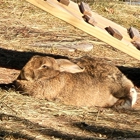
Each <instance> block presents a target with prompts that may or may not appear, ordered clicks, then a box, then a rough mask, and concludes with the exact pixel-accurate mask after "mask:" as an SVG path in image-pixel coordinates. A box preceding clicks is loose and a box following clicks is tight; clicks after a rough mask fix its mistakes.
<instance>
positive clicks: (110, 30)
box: [106, 26, 123, 40]
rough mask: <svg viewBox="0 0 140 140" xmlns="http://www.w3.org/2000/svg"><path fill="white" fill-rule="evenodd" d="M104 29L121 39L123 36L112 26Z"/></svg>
mask: <svg viewBox="0 0 140 140" xmlns="http://www.w3.org/2000/svg"><path fill="white" fill-rule="evenodd" d="M106 30H107V31H108V33H110V34H111V35H112V36H113V37H115V38H117V39H119V40H122V38H123V36H122V35H121V34H120V32H119V31H118V30H116V29H114V28H112V27H110V26H109V27H106Z"/></svg>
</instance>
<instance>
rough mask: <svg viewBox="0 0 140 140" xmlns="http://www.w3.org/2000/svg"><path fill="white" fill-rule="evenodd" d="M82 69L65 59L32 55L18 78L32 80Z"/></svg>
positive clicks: (81, 70)
mask: <svg viewBox="0 0 140 140" xmlns="http://www.w3.org/2000/svg"><path fill="white" fill-rule="evenodd" d="M83 71H84V69H82V68H80V67H79V66H78V65H77V64H75V63H72V62H71V61H69V60H67V59H54V58H53V57H48V56H33V57H32V58H31V59H30V60H29V61H28V62H27V64H26V65H25V66H24V67H23V69H22V70H21V72H20V75H19V76H18V80H27V81H34V80H37V79H40V78H43V77H45V78H51V77H55V76H56V75H57V74H59V73H60V72H69V73H79V72H83Z"/></svg>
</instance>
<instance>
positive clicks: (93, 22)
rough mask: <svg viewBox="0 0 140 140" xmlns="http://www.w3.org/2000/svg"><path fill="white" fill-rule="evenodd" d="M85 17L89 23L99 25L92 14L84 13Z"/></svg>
mask: <svg viewBox="0 0 140 140" xmlns="http://www.w3.org/2000/svg"><path fill="white" fill-rule="evenodd" d="M83 18H84V20H85V21H86V22H88V23H89V24H91V25H93V26H95V25H97V22H96V21H95V19H94V18H93V17H91V16H89V15H84V16H83Z"/></svg>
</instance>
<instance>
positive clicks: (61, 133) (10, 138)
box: [0, 0, 140, 140]
mask: <svg viewBox="0 0 140 140" xmlns="http://www.w3.org/2000/svg"><path fill="white" fill-rule="evenodd" d="M0 3H1V9H0V10H1V11H2V13H3V14H2V15H0V16H1V17H0V18H1V22H0V140H94V139H110V140H112V139H113V140H116V139H129V140H132V139H140V94H138V100H137V103H136V105H135V106H134V108H132V109H130V110H116V109H113V108H98V107H88V108H87V107H74V106H66V105H64V104H61V103H60V102H58V101H55V102H48V101H46V100H41V99H35V98H33V97H29V96H25V95H23V94H20V93H19V92H18V91H16V90H15V87H14V85H13V81H14V80H15V79H16V78H17V76H18V75H19V73H20V70H21V69H22V68H23V66H24V65H25V64H26V63H27V62H28V60H29V59H30V58H31V57H32V56H34V55H43V56H45V55H49V56H54V57H60V56H61V57H74V58H77V57H81V56H84V55H88V56H90V57H102V58H104V59H108V60H109V61H111V62H113V63H114V64H115V65H116V66H117V67H118V68H119V69H120V70H121V71H122V72H123V73H124V74H125V75H126V76H127V77H128V78H129V79H131V80H132V81H133V83H134V85H135V86H136V88H137V90H138V93H139V91H140V61H138V60H136V59H134V58H132V57H130V56H128V55H127V54H125V53H122V52H120V51H118V50H116V49H115V48H113V47H111V46H109V45H107V44H105V43H103V42H101V41H100V40H98V39H96V38H94V37H92V36H89V35H88V34H86V33H83V32H82V31H80V30H78V29H75V28H74V27H72V26H70V25H68V24H66V23H64V22H63V21H60V20H58V19H57V18H54V17H53V16H51V15H49V14H47V13H46V12H43V11H41V10H39V9H37V8H36V7H34V6H32V5H31V4H29V3H27V2H25V1H22V0H14V1H13V0H10V1H4V0H1V1H0ZM9 7H10V8H9ZM11 8H13V10H12V11H11V10H10V9H11ZM110 16H111V15H110ZM52 21H53V22H52ZM138 28H140V27H138ZM82 41H85V42H87V43H92V44H93V46H94V47H93V49H92V50H91V51H89V52H83V51H78V50H76V51H74V52H69V51H67V50H66V49H65V50H59V49H58V48H56V47H55V45H53V46H50V47H45V45H44V44H47V43H48V42H54V44H55V43H57V45H61V44H63V43H67V42H68V43H71V44H72V43H73V42H74V43H75V42H82ZM42 44H43V45H42Z"/></svg>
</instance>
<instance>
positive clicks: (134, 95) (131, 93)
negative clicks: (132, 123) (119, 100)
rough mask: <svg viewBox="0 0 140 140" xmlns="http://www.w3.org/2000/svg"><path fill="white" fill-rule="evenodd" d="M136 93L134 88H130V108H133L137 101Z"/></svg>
mask: <svg viewBox="0 0 140 140" xmlns="http://www.w3.org/2000/svg"><path fill="white" fill-rule="evenodd" d="M137 94H138V93H137V91H136V89H135V88H134V87H132V88H130V96H131V99H132V100H131V106H132V107H133V106H134V104H135V103H136V101H137Z"/></svg>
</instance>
